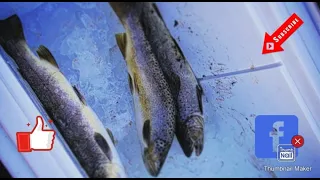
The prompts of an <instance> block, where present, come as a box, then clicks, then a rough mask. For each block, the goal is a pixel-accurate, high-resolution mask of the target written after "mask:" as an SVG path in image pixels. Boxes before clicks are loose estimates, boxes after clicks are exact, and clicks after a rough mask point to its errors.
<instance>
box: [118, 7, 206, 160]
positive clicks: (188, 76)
mask: <svg viewBox="0 0 320 180" xmlns="http://www.w3.org/2000/svg"><path fill="white" fill-rule="evenodd" d="M112 4H113V7H115V8H117V10H116V11H118V12H121V11H122V12H130V13H118V16H120V17H122V18H121V19H122V20H121V22H122V24H123V23H124V22H126V20H127V19H128V18H133V17H130V16H135V19H136V22H137V23H139V24H140V25H141V28H142V32H143V34H144V35H145V37H146V41H147V42H148V43H149V44H150V46H151V51H152V52H153V54H154V55H155V57H156V59H157V60H158V62H159V64H160V67H161V69H162V71H163V73H164V76H165V78H166V80H167V82H168V84H169V86H170V89H171V92H172V94H173V97H174V100H175V103H176V105H177V110H178V116H179V117H178V118H177V122H176V136H177V139H178V141H179V143H180V146H181V148H182V149H183V152H184V154H185V155H186V156H187V157H190V156H191V155H192V153H193V152H194V151H195V154H196V155H197V156H199V155H200V154H201V153H202V150H203V147H204V118H203V106H202V96H203V90H202V87H201V85H200V83H199V82H198V80H197V78H196V76H195V74H194V72H193V70H192V69H191V67H190V64H189V63H188V61H187V59H186V57H185V56H184V54H183V52H182V50H181V49H180V47H179V45H178V43H177V42H176V40H175V39H174V38H173V37H172V36H171V34H170V32H169V30H168V28H167V26H166V24H165V22H164V21H163V19H162V16H161V14H160V12H159V10H158V8H157V6H156V4H155V3H149V2H135V3H128V2H127V3H126V2H121V3H119V2H113V3H112ZM120 10H121V11H120ZM128 15H130V16H128Z"/></svg>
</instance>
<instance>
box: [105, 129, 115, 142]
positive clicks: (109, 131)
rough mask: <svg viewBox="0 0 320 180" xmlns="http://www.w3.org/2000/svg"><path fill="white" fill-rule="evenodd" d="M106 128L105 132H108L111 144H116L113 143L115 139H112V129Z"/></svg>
mask: <svg viewBox="0 0 320 180" xmlns="http://www.w3.org/2000/svg"><path fill="white" fill-rule="evenodd" d="M106 130H107V132H108V134H109V136H110V138H111V140H112V142H113V144H114V145H116V144H115V142H116V141H115V140H114V136H113V133H112V131H111V130H110V129H109V128H107V129H106Z"/></svg>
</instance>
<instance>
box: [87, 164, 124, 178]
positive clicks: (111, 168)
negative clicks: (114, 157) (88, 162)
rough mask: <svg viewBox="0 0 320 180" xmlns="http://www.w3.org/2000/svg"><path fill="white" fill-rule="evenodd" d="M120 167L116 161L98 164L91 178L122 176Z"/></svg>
mask: <svg viewBox="0 0 320 180" xmlns="http://www.w3.org/2000/svg"><path fill="white" fill-rule="evenodd" d="M121 177H122V176H121V173H120V167H119V166H118V165H117V164H115V163H111V162H108V163H103V164H98V166H96V167H95V170H94V172H93V176H92V177H90V178H121Z"/></svg>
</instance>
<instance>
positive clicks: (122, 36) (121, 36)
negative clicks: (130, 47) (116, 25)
mask: <svg viewBox="0 0 320 180" xmlns="http://www.w3.org/2000/svg"><path fill="white" fill-rule="evenodd" d="M116 41H117V44H118V46H119V49H120V51H121V53H122V56H123V57H124V58H126V46H127V35H126V33H118V34H116Z"/></svg>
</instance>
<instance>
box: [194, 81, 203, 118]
mask: <svg viewBox="0 0 320 180" xmlns="http://www.w3.org/2000/svg"><path fill="white" fill-rule="evenodd" d="M196 88H197V97H198V102H199V108H200V111H201V113H203V105H202V95H203V89H202V87H201V85H200V84H199V85H197V86H196Z"/></svg>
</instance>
